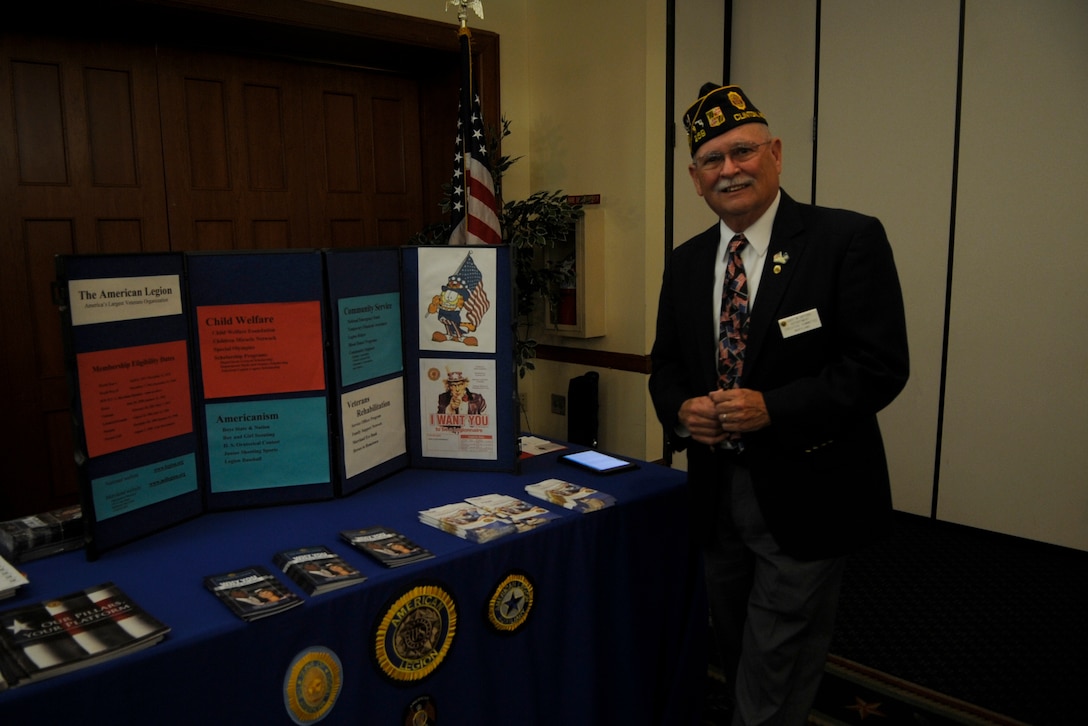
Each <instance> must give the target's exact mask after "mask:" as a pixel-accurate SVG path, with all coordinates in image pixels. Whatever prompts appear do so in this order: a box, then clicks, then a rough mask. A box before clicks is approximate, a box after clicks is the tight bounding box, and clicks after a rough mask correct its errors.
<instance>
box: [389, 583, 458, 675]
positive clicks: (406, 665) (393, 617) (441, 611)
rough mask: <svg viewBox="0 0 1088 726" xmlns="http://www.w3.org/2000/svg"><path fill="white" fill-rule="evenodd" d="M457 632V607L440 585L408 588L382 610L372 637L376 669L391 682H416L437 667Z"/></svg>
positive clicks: (447, 651)
mask: <svg viewBox="0 0 1088 726" xmlns="http://www.w3.org/2000/svg"><path fill="white" fill-rule="evenodd" d="M456 631H457V607H456V605H455V604H454V602H453V598H452V597H451V596H450V594H449V593H448V592H446V590H445V589H444V588H443V587H441V586H440V585H434V584H430V585H417V586H415V587H412V588H410V589H409V590H408V591H406V592H405V593H404V594H402V595H401V596H400V597H398V598H396V599H395V600H394V601H393V603H392V604H391V605H390V606H389V607H388V608H387V609H386V611H385V614H384V615H383V616H382V617H381V620H380V621H379V622H378V628H377V632H376V633H375V634H374V654H375V657H376V659H377V661H378V668H379V669H380V670H381V672H382V673H384V674H385V675H386V676H388V677H389V678H391V679H392V680H394V681H398V682H402V683H409V682H412V681H419V680H422V679H424V678H426V677H427V676H429V675H430V674H431V673H433V672H434V671H435V669H436V668H438V666H439V665H441V664H442V661H443V660H444V659H445V657H446V654H447V653H449V650H450V646H451V645H452V644H453V636H454V633H455V632H456Z"/></svg>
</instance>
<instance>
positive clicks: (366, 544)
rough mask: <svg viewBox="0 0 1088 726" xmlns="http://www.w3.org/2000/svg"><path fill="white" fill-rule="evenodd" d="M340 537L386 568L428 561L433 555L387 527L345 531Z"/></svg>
mask: <svg viewBox="0 0 1088 726" xmlns="http://www.w3.org/2000/svg"><path fill="white" fill-rule="evenodd" d="M340 536H341V537H343V538H344V539H345V540H346V541H347V542H350V543H351V546H352V547H354V548H355V549H357V550H360V551H361V552H365V553H366V554H368V555H370V556H371V557H373V558H374V559H375V560H377V561H378V562H380V563H382V564H383V565H385V566H386V567H403V566H404V565H410V564H412V563H413V562H420V561H422V560H429V559H431V558H433V557H434V553H433V552H431V551H430V550H428V549H427V548H425V547H420V546H419V545H417V544H416V543H415V542H413V541H412V540H410V539H408V538H407V537H405V536H404V535H403V534H401V533H400V532H398V531H396V530H394V529H389V528H388V527H380V526H379V527H366V528H364V529H345V530H343V531H342V532H340Z"/></svg>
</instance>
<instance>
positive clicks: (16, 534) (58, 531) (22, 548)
mask: <svg viewBox="0 0 1088 726" xmlns="http://www.w3.org/2000/svg"><path fill="white" fill-rule="evenodd" d="M82 546H83V509H82V508H81V507H80V506H79V505H78V504H75V505H73V506H70V507H62V508H61V509H54V510H52V511H50V512H44V513H43V514H35V515H33V516H30V517H22V518H20V519H11V520H8V521H6V522H0V555H3V556H4V557H6V558H8V560H9V561H10V562H26V561H28V560H34V559H37V558H39V557H45V556H46V555H52V554H56V553H57V552H65V551H67V550H73V549H79V548H80V547H82Z"/></svg>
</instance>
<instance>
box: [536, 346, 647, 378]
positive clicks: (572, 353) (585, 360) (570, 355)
mask: <svg viewBox="0 0 1088 726" xmlns="http://www.w3.org/2000/svg"><path fill="white" fill-rule="evenodd" d="M536 357H537V358H539V359H540V360H551V361H555V362H557V363H573V364H575V365H580V366H590V367H593V368H609V369H612V370H617V371H627V372H628V373H643V374H645V375H649V374H650V370H651V368H650V356H648V355H635V354H633V353H615V352H612V351H607V350H587V349H586V348H565V347H563V346H559V345H538V346H537V347H536Z"/></svg>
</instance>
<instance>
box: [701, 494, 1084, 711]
mask: <svg viewBox="0 0 1088 726" xmlns="http://www.w3.org/2000/svg"><path fill="white" fill-rule="evenodd" d="M1086 593H1088V553H1086V552H1081V551H1076V550H1070V549H1066V548H1061V547H1055V546H1052V545H1045V544H1040V543H1037V542H1031V541H1027V540H1022V539H1018V538H1014V537H1008V536H1004V535H998V534H993V533H989V532H984V531H981V530H975V529H971V528H968V527H962V526H957V525H951V524H947V523H942V522H935V521H933V520H931V519H928V518H925V517H918V516H914V515H908V514H901V513H898V514H897V515H896V518H895V522H894V526H893V527H892V529H891V531H890V532H889V535H888V537H887V538H886V539H885V540H883V541H881V542H880V543H878V544H876V545H874V546H873V547H870V548H868V549H867V550H865V551H863V552H861V553H859V554H858V555H855V556H854V557H853V558H851V561H850V564H849V565H848V567H847V572H846V578H845V581H844V584H843V594H842V599H841V601H840V608H839V618H838V622H837V626H836V631H835V636H834V639H833V640H832V646H831V651H832V653H833V656H832V658H830V659H829V663H828V670H827V675H826V676H825V679H824V683H823V685H822V688H821V694H820V699H819V700H818V703H817V709H816V712H814V714H813V717H812V720H811V721H810V723H813V724H828V725H830V724H835V725H838V724H861V723H864V724H878V725H880V726H899V724H903V725H906V724H911V725H912V726H943V725H944V724H1013V723H1024V724H1031V725H1032V726H1073V725H1075V724H1081V723H1088V714H1086V713H1085V710H1086V709H1085V708H1084V706H1083V705H1082V703H1081V701H1082V697H1083V695H1084V694H1085V692H1086V691H1088V622H1086V602H1088V596H1086ZM724 690H725V688H724V685H723V684H721V683H720V681H718V680H717V679H716V677H715V676H714V673H713V669H712V673H711V678H710V695H709V698H708V708H707V712H706V713H707V715H706V718H705V721H704V723H706V724H708V725H711V724H714V725H716V724H719V723H723V721H721V719H722V718H723V708H722V703H723V702H724V701H725V695H724ZM874 704H876V705H874Z"/></svg>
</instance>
